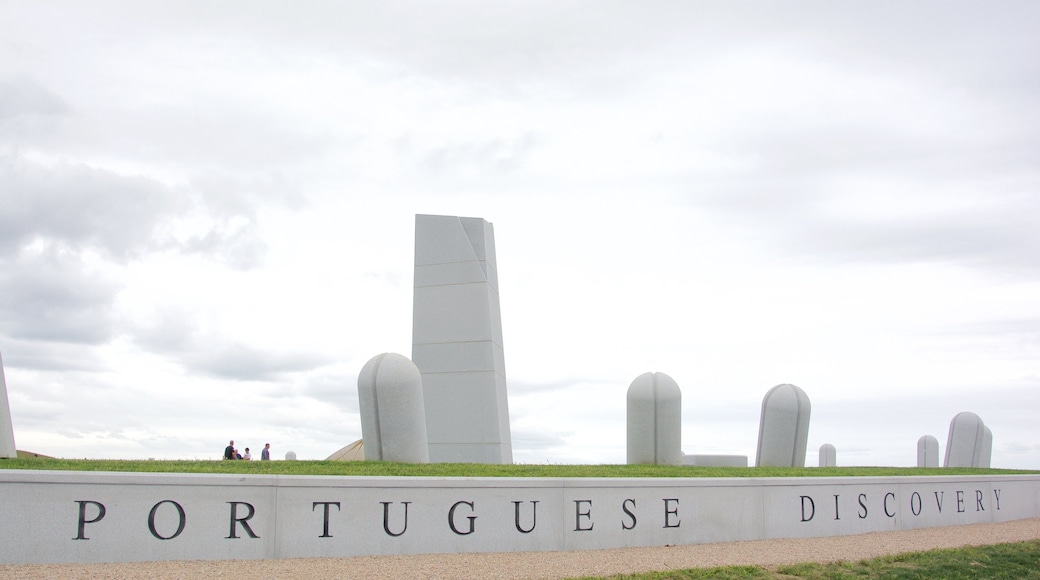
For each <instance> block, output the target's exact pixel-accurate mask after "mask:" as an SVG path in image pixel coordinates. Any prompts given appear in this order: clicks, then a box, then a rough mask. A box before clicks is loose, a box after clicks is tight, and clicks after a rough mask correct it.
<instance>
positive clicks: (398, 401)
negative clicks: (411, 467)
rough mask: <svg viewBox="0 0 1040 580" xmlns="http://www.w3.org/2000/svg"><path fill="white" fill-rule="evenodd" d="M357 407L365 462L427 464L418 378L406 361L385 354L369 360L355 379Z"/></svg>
mask: <svg viewBox="0 0 1040 580" xmlns="http://www.w3.org/2000/svg"><path fill="white" fill-rule="evenodd" d="M358 403H359V406H360V408H361V439H362V441H364V445H365V459H368V460H373V461H400V462H403V463H429V462H430V447H429V443H428V441H427V435H426V406H425V405H424V403H423V388H422V375H421V374H420V373H419V369H418V367H416V366H415V364H414V363H412V361H411V360H409V359H408V357H406V356H404V355H400V354H397V353H392V352H387V353H383V354H381V355H377V356H375V357H373V358H372V359H371V360H369V361H368V363H366V364H365V366H364V367H363V368H362V369H361V373H360V374H359V375H358ZM459 404H460V405H465V404H466V403H464V402H462V401H460V402H459ZM460 428H461V426H460Z"/></svg>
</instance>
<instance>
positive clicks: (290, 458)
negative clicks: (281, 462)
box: [285, 451, 296, 461]
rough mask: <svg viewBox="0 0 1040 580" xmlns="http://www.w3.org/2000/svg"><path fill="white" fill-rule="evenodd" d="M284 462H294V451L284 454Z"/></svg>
mask: <svg viewBox="0 0 1040 580" xmlns="http://www.w3.org/2000/svg"><path fill="white" fill-rule="evenodd" d="M285 460H286V461H296V452H295V451H286V452H285Z"/></svg>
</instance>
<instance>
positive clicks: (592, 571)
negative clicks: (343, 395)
mask: <svg viewBox="0 0 1040 580" xmlns="http://www.w3.org/2000/svg"><path fill="white" fill-rule="evenodd" d="M1036 539H1040V518H1034V519H1028V520H1018V521H1014V522H1006V523H1000V524H976V525H970V526H952V527H944V528H928V529H924V530H911V531H900V532H878V533H871V534H862V535H856V536H839V537H829V538H810V539H797V540H757V541H750V542H730V543H725V544H700V545H695V546H675V547H668V548H624V549H617V550H589V551H583V552H506V553H494V554H434V555H416V556H360V557H354V558H300V559H288V560H223V561H189V562H135V563H129V564H44V565H0V578H76V579H88V578H104V579H121V578H126V579H131V578H133V579H137V578H159V579H190V580H198V579H201V578H222V579H228V580H239V579H241V580H266V579H290V578H292V579H295V578H300V579H302V578H308V579H309V578H366V579H369V578H387V579H390V578H426V579H433V578H438V579H439V578H443V579H460V578H480V579H489V578H509V579H527V578H569V577H576V576H609V575H612V574H628V573H634V572H646V571H652V570H675V569H681V568H697V567H711V566H728V565H736V564H757V565H760V566H766V567H769V566H776V565H779V564H791V563H797V562H830V561H835V560H860V559H863V558H872V557H875V556H883V555H887V554H898V553H902V552H917V551H923V550H931V549H936V548H955V547H960V546H969V545H983V544H1000V543H1005V542H1021V541H1025V540H1036Z"/></svg>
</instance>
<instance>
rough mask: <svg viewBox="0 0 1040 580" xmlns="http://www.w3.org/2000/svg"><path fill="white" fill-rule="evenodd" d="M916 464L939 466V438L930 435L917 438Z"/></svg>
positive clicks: (920, 465)
mask: <svg viewBox="0 0 1040 580" xmlns="http://www.w3.org/2000/svg"><path fill="white" fill-rule="evenodd" d="M917 466H918V467H939V440H938V439H936V438H935V437H932V436H931V435H922V436H921V438H920V439H918V440H917Z"/></svg>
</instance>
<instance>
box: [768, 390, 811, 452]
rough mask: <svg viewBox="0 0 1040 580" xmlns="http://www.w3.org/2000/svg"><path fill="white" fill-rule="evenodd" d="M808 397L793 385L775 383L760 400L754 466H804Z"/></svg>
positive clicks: (807, 429) (807, 425) (808, 410)
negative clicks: (759, 417) (760, 411)
mask: <svg viewBox="0 0 1040 580" xmlns="http://www.w3.org/2000/svg"><path fill="white" fill-rule="evenodd" d="M810 410H811V409H810V405H809V396H808V395H806V394H805V391H803V390H802V389H800V388H798V387H796V386H794V385H787V384H784V385H777V386H775V387H773V388H772V389H769V392H767V393H766V396H765V397H764V398H763V399H762V416H761V419H760V420H759V423H758V455H757V457H756V459H755V466H756V467H805V448H806V445H808V441H809V412H810Z"/></svg>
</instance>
